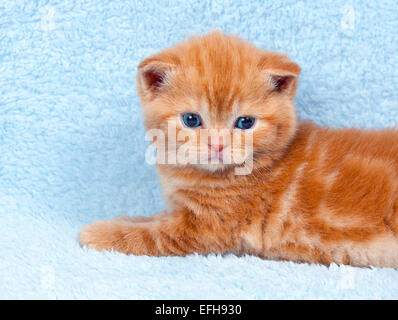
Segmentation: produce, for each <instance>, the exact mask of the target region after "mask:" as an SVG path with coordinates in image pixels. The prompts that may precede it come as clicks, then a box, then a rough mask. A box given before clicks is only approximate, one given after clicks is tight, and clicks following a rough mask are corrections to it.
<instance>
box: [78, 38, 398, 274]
mask: <svg viewBox="0 0 398 320" xmlns="http://www.w3.org/2000/svg"><path fill="white" fill-rule="evenodd" d="M299 73H300V67H299V66H298V65H297V64H295V63H294V62H292V61H290V60H289V59H288V57H286V56H285V55H282V54H278V53H274V52H268V51H263V50H261V49H258V48H256V47H254V46H253V45H251V44H249V43H247V42H245V41H243V40H241V39H239V38H237V37H233V36H226V35H223V34H220V33H218V32H213V33H210V34H208V35H205V36H202V37H193V38H191V39H189V40H188V41H186V42H183V43H181V44H179V45H177V46H176V47H173V48H170V49H166V50H164V51H162V52H160V53H158V54H155V55H154V56H151V57H149V58H148V59H146V60H144V61H143V62H142V63H141V64H140V65H139V69H138V75H137V82H138V89H139V95H140V97H141V101H142V105H143V113H144V117H145V125H146V127H147V129H160V130H163V131H165V133H166V123H167V121H169V120H176V122H177V131H184V130H192V129H187V128H184V127H183V126H182V125H181V123H179V122H178V121H177V119H178V118H179V117H180V116H181V114H183V113H184V112H195V113H198V114H200V115H201V116H202V118H203V119H205V120H206V121H204V123H205V124H204V127H206V128H210V127H214V128H221V127H223V128H225V127H228V128H230V129H231V131H232V127H231V119H232V118H236V117H237V116H239V115H250V116H253V117H255V118H256V126H255V127H254V129H253V139H254V140H253V146H254V153H253V157H254V167H253V171H252V172H251V173H250V174H248V175H236V174H235V173H234V170H233V169H234V167H235V165H234V164H228V165H227V164H223V163H221V164H218V165H210V164H209V165H194V164H186V165H181V164H161V165H158V172H159V177H160V180H161V183H162V187H163V191H164V197H165V202H166V204H167V209H166V210H165V212H162V213H160V214H158V215H155V216H153V217H152V218H129V217H120V218H117V219H114V220H110V221H99V222H96V223H94V224H92V225H90V226H87V227H85V228H84V229H83V230H82V231H81V232H80V242H81V244H83V245H87V246H88V247H89V248H94V249H97V250H112V249H113V250H116V251H120V252H124V253H126V254H134V255H153V256H163V255H177V256H183V255H187V254H191V253H202V254H209V253H235V254H239V255H240V254H254V255H258V256H260V257H263V258H267V259H275V260H290V261H295V262H307V263H321V264H326V265H328V264H330V263H332V262H334V263H338V264H350V265H355V266H369V265H373V266H384V267H395V268H396V267H398V131H397V130H395V129H385V130H380V131H372V130H359V129H338V130H337V129H336V130H332V129H329V128H321V127H319V126H317V125H315V124H312V123H309V122H298V121H297V119H296V112H295V108H294V104H293V101H294V96H295V92H296V88H297V79H298V76H299ZM175 147H176V148H178V146H175ZM197 147H198V148H199V149H200V148H203V146H202V145H198V146H197ZM206 148H207V146H206ZM226 152H227V151H226ZM228 152H236V150H235V151H234V150H232V147H231V150H230V151H228ZM137 201H138V200H137Z"/></svg>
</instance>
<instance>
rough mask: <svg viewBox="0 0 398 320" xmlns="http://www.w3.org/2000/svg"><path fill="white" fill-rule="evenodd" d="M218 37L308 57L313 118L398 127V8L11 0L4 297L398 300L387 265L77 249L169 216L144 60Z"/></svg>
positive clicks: (0, 13) (0, 35)
mask: <svg viewBox="0 0 398 320" xmlns="http://www.w3.org/2000/svg"><path fill="white" fill-rule="evenodd" d="M212 29H219V30H221V31H224V32H227V33H233V34H237V35H240V36H242V37H244V38H246V39H248V40H250V41H252V42H253V43H254V44H256V45H257V46H259V47H262V48H267V49H272V50H277V51H280V52H285V53H287V54H288V55H289V56H290V57H291V58H292V59H293V60H294V61H296V62H298V63H299V64H300V65H301V66H302V68H303V72H302V75H301V78H300V85H299V90H298V95H297V100H296V105H297V108H298V112H299V116H300V117H301V118H302V119H304V118H305V119H311V120H313V121H315V122H317V123H319V124H323V125H329V126H332V127H347V126H359V127H378V128H380V127H387V126H394V125H395V126H396V125H398V90H397V89H398V86H397V84H398V83H397V81H398V80H397V79H398V68H397V66H398V58H397V52H398V42H397V31H398V8H397V2H396V0H379V1H355V0H352V1H348V2H347V1H342V0H335V1H327V2H326V1H311V0H308V1H304V0H303V1H244V0H230V1H222V0H215V1H209V0H205V1H200V0H195V1H185V0H178V1H124V0H119V1H111V0H104V1H95V0H86V1H78V0H61V1H52V0H42V1H41V0H26V1H11V0H3V1H2V2H1V4H0V298H3V299H6V298H28V299H30V298H49V299H67V298H77V299H85V298H107V299H108V298H109V299H113V298H121V299H125V298H131V299H134V298H142V299H146V298H153V299H157V298H162V299H165V298H167V299H176V298H182V299H184V298H191V299H197V298H200V299H213V298H217V299H224V298H225V299H232V298H234V299H267V298H276V299H279V298H315V299H318V298H319V299H329V298H347V299H349V298H375V299H377V298H398V270H394V269H388V268H369V269H360V268H352V267H346V266H341V267H339V266H337V265H332V266H331V267H329V268H328V267H325V266H318V265H306V264H294V263H289V262H275V261H266V260H261V259H259V258H257V257H252V256H246V257H239V258H238V257H235V256H232V255H228V256H225V257H222V256H216V255H210V256H208V257H203V256H199V255H192V256H189V257H183V258H180V257H178V258H173V257H162V258H154V257H134V256H125V255H123V254H119V253H112V252H106V253H99V252H96V251H91V250H87V249H84V248H81V247H80V246H79V245H78V242H77V234H78V231H79V230H80V229H81V228H82V227H83V226H84V225H86V224H89V223H91V222H93V221H95V220H98V219H109V218H112V217H116V216H118V215H121V214H129V215H131V216H137V215H146V216H150V215H152V214H153V213H156V212H158V211H160V210H162V209H163V208H164V203H163V200H162V197H161V191H160V187H159V183H158V180H157V176H156V173H155V168H154V167H153V166H151V165H148V164H146V163H145V161H144V159H145V156H144V154H145V150H146V145H147V144H146V143H145V141H144V127H143V124H142V116H141V113H140V105H139V100H138V98H137V93H136V85H135V73H136V67H137V64H138V62H139V61H140V60H142V59H143V58H144V57H146V56H148V55H149V54H152V53H154V52H156V51H158V50H160V49H162V48H164V47H168V46H171V45H174V44H175V43H177V42H179V41H181V40H183V39H186V38H187V37H189V36H190V35H194V34H198V33H199V34H200V33H205V32H208V31H210V30H212Z"/></svg>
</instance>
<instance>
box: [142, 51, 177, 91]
mask: <svg viewBox="0 0 398 320" xmlns="http://www.w3.org/2000/svg"><path fill="white" fill-rule="evenodd" d="M176 64H177V59H176V58H175V57H174V56H172V55H170V54H166V53H163V54H162V53H161V54H158V55H155V56H151V57H149V58H147V59H145V60H144V61H142V62H141V63H140V64H139V65H138V73H137V84H138V90H139V93H140V95H141V96H142V97H147V98H153V97H155V96H156V95H158V94H160V93H161V91H162V90H163V89H164V88H165V87H166V86H167V80H168V76H169V74H170V72H172V70H173V69H174V68H175V66H176Z"/></svg>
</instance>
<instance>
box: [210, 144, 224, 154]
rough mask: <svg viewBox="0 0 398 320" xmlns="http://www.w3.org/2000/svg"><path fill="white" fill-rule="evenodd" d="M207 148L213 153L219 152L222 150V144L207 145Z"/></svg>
mask: <svg viewBox="0 0 398 320" xmlns="http://www.w3.org/2000/svg"><path fill="white" fill-rule="evenodd" d="M209 148H210V149H213V150H214V151H218V152H221V151H222V149H224V146H223V145H222V144H210V143H209Z"/></svg>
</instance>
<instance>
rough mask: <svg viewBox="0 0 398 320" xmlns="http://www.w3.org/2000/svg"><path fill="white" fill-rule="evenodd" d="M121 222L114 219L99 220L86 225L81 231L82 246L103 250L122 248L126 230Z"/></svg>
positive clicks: (80, 240)
mask: <svg viewBox="0 0 398 320" xmlns="http://www.w3.org/2000/svg"><path fill="white" fill-rule="evenodd" d="M123 229H124V227H123V225H121V224H118V223H117V222H114V221H97V222H95V223H93V224H91V225H88V226H86V227H84V228H83V229H82V230H81V231H80V233H79V242H80V244H81V245H82V246H87V248H90V249H95V250H98V251H103V250H112V249H115V250H118V251H121V250H120V247H121V246H122V244H123V242H124V241H123V240H124V236H125V230H123Z"/></svg>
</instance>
